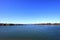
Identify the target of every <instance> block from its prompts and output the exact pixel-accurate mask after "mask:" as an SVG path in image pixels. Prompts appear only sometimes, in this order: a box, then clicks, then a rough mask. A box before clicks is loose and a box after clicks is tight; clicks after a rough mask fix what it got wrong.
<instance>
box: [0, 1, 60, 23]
mask: <svg viewBox="0 0 60 40" xmlns="http://www.w3.org/2000/svg"><path fill="white" fill-rule="evenodd" d="M0 23H23V24H29V23H60V0H0Z"/></svg>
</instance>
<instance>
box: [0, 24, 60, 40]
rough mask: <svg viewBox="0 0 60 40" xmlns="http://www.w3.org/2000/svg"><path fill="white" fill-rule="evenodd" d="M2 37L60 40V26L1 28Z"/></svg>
mask: <svg viewBox="0 0 60 40" xmlns="http://www.w3.org/2000/svg"><path fill="white" fill-rule="evenodd" d="M0 37H17V38H39V39H41V40H60V26H43V25H39V26H38V25H25V26H0Z"/></svg>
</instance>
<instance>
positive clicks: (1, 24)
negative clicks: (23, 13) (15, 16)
mask: <svg viewBox="0 0 60 40" xmlns="http://www.w3.org/2000/svg"><path fill="white" fill-rule="evenodd" d="M18 25H20V26H22V25H27V24H4V23H0V26H18ZM31 25H60V23H53V24H52V23H38V24H31Z"/></svg>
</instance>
